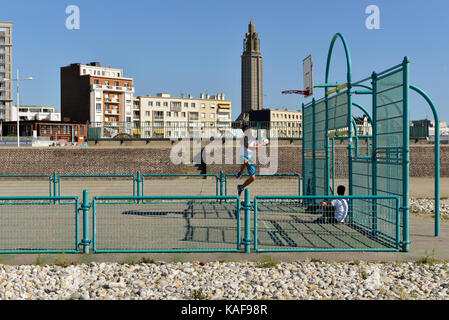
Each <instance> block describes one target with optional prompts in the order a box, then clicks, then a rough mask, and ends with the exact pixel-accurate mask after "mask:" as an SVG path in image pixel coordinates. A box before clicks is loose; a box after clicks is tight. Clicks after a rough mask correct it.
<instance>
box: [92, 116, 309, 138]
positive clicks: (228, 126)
mask: <svg viewBox="0 0 449 320" xmlns="http://www.w3.org/2000/svg"><path fill="white" fill-rule="evenodd" d="M153 120H154V122H153V123H150V124H147V122H148V121H141V124H142V125H141V128H142V132H141V134H139V135H132V136H131V137H129V138H134V139H151V138H153V134H152V131H154V130H155V129H156V130H163V131H164V133H163V136H162V138H164V139H171V138H210V137H223V138H242V137H243V132H242V130H241V127H242V123H240V122H231V121H227V120H226V119H223V118H220V117H218V118H217V120H216V121H201V119H199V120H198V119H197V118H192V117H190V120H189V121H181V120H182V119H181V118H180V119H179V120H180V121H173V120H170V122H171V125H167V124H166V123H164V122H163V120H164V116H163V115H160V116H154V117H153ZM157 122H161V123H157ZM177 122H185V126H180V125H179V124H177ZM249 125H250V128H251V134H252V135H253V136H254V137H257V138H261V137H264V138H265V137H267V138H269V139H274V138H290V139H300V138H301V137H302V129H301V127H298V126H295V127H288V126H284V125H275V124H273V123H269V122H250V123H249ZM111 127H112V126H111V125H108V124H104V123H89V124H88V128H95V129H97V130H98V132H96V133H95V134H90V135H88V140H97V139H114V138H115V137H116V136H117V135H118V134H119V133H122V132H125V131H126V130H127V129H129V123H126V122H119V123H116V125H115V126H113V127H114V128H113V129H114V130H118V131H117V132H116V133H115V134H114V135H111V134H109V133H108V130H109V129H111ZM183 127H188V128H197V129H198V130H196V132H195V134H192V133H188V132H178V134H177V135H176V136H175V135H174V134H173V132H176V131H177V130H179V129H180V128H183ZM91 132H92V133H93V131H91ZM146 132H148V133H149V134H145V133H146ZM118 137H120V139H123V137H121V136H118ZM157 138H160V135H159V134H158V136H157Z"/></svg>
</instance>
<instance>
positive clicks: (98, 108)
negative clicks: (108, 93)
mask: <svg viewBox="0 0 449 320" xmlns="http://www.w3.org/2000/svg"><path fill="white" fill-rule="evenodd" d="M97 112H101V103H97Z"/></svg>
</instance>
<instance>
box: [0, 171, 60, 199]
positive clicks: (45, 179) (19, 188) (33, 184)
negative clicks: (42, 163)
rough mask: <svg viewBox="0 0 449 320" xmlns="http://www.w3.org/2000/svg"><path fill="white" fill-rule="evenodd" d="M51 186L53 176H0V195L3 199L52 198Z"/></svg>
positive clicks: (52, 190) (52, 189)
mask: <svg viewBox="0 0 449 320" xmlns="http://www.w3.org/2000/svg"><path fill="white" fill-rule="evenodd" d="M53 185H54V181H53V175H45V174H42V175H36V174H29V175H26V174H22V175H0V195H1V196H3V197H20V196H23V197H26V196H29V195H34V196H40V197H52V196H55V195H56V194H55V193H54V188H53Z"/></svg>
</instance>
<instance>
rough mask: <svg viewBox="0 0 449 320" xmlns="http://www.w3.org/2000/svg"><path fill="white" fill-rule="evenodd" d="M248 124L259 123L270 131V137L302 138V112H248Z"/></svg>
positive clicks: (266, 110) (276, 110)
mask: <svg viewBox="0 0 449 320" xmlns="http://www.w3.org/2000/svg"><path fill="white" fill-rule="evenodd" d="M249 121H250V122H260V123H262V124H261V125H262V126H265V127H266V128H265V129H268V128H269V129H270V136H271V137H273V136H275V135H276V134H277V137H279V138H300V137H302V112H301V111H299V110H298V111H293V110H287V109H285V110H279V109H262V110H251V111H250V112H249Z"/></svg>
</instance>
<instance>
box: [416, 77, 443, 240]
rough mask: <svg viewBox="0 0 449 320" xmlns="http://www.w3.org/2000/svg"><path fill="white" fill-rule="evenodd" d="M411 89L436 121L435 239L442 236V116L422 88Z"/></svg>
mask: <svg viewBox="0 0 449 320" xmlns="http://www.w3.org/2000/svg"><path fill="white" fill-rule="evenodd" d="M410 89H412V90H414V91H416V92H417V93H419V94H420V95H421V96H422V97H423V98H424V99H425V100H426V101H427V103H428V104H429V106H430V108H431V109H432V112H433V117H434V119H435V160H434V161H435V164H434V166H435V168H434V170H435V190H434V192H435V208H434V211H435V237H439V236H440V116H439V115H438V111H437V109H436V107H435V105H434V103H433V101H432V99H430V97H429V96H428V95H427V94H426V93H425V92H424V91H423V90H421V89H420V88H418V87H416V86H414V85H410Z"/></svg>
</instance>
